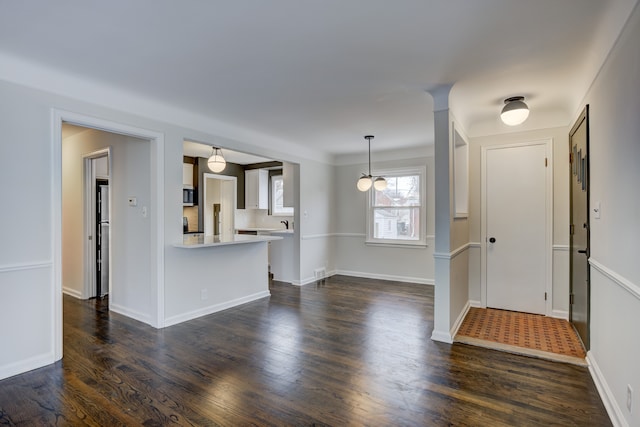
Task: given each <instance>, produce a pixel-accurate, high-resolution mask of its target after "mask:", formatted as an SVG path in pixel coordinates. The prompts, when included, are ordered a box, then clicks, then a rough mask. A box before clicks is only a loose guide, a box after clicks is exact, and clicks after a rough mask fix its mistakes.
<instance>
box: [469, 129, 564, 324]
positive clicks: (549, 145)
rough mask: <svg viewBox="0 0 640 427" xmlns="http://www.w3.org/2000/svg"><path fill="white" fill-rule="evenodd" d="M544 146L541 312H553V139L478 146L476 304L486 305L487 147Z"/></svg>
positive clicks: (488, 148)
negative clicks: (543, 256)
mask: <svg viewBox="0 0 640 427" xmlns="http://www.w3.org/2000/svg"><path fill="white" fill-rule="evenodd" d="M534 145H544V147H545V155H546V157H547V167H546V168H545V169H546V173H545V193H546V197H545V199H546V209H545V274H544V277H545V292H546V294H547V299H546V301H545V315H547V316H550V315H551V314H552V311H553V139H552V138H545V139H538V140H531V141H523V142H516V143H511V144H495V145H493V144H492V145H483V146H481V147H480V305H481V307H482V308H486V307H487V287H488V284H487V239H488V235H487V154H488V152H489V151H491V150H499V149H505V148H518V147H530V146H534Z"/></svg>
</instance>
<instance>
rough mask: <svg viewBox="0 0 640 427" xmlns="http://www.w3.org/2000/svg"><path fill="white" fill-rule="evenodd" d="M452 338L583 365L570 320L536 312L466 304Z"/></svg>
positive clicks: (584, 353)
mask: <svg viewBox="0 0 640 427" xmlns="http://www.w3.org/2000/svg"><path fill="white" fill-rule="evenodd" d="M455 341H456V342H461V343H465V344H471V345H476V346H480V347H487V348H492V349H496V350H502V351H508V352H512V353H518V354H524V355H527V356H533V357H539V358H543V359H549V360H554V361H559V362H567V363H573V364H576V365H582V366H586V365H587V363H586V361H585V356H586V352H585V350H584V347H583V346H582V342H581V341H580V339H579V338H578V335H577V334H576V332H575V330H574V329H573V327H572V326H571V324H570V323H569V322H568V321H566V320H563V319H555V318H553V317H547V316H542V315H539V314H529V313H519V312H515V311H507V310H497V309H493V308H474V307H472V308H470V309H469V312H468V313H467V315H466V317H465V319H464V321H463V322H462V325H461V326H460V329H459V330H458V333H457V335H456V337H455Z"/></svg>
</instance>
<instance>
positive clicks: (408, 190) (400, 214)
mask: <svg viewBox="0 0 640 427" xmlns="http://www.w3.org/2000/svg"><path fill="white" fill-rule="evenodd" d="M380 174H381V175H383V176H384V177H385V179H386V180H387V188H386V189H384V190H382V191H378V190H376V189H374V188H373V187H372V188H371V190H370V191H369V193H370V194H369V206H368V212H367V243H370V244H387V245H403V246H404V245H407V246H425V245H426V214H425V203H426V197H425V195H426V191H425V187H426V185H425V176H426V170H425V168H411V169H394V170H388V171H381V172H380Z"/></svg>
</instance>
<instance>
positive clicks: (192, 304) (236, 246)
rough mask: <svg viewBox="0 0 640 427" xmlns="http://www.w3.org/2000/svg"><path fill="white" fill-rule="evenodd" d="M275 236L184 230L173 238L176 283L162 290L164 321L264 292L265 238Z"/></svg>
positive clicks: (266, 290)
mask: <svg viewBox="0 0 640 427" xmlns="http://www.w3.org/2000/svg"><path fill="white" fill-rule="evenodd" d="M280 239H282V237H280V236H252V235H238V234H231V235H223V237H222V238H221V237H220V236H211V235H209V236H206V235H204V236H203V235H189V234H187V235H184V236H182V238H181V240H180V241H179V242H176V243H174V244H173V245H171V246H173V248H172V251H174V252H175V253H174V259H175V260H176V262H178V263H179V264H180V270H179V277H175V278H174V280H176V281H179V283H180V284H181V286H180V287H174V288H171V289H167V292H166V294H165V300H166V301H167V303H166V311H165V326H171V325H175V324H178V323H181V322H185V321H188V320H192V319H196V318H198V317H201V316H206V315H208V314H212V313H216V312H218V311H221V310H226V309H228V308H231V307H235V306H237V305H241V304H246V303H248V302H251V301H255V300H258V299H261V298H267V297H269V296H270V295H271V293H270V292H269V242H270V241H275V240H280Z"/></svg>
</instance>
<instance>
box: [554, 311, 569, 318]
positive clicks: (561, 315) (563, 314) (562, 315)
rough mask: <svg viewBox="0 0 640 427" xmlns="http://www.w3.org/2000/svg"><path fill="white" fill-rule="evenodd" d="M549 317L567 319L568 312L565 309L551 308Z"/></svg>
mask: <svg viewBox="0 0 640 427" xmlns="http://www.w3.org/2000/svg"><path fill="white" fill-rule="evenodd" d="M551 317H555V318H556V319H563V320H569V312H568V311H565V310H552V311H551Z"/></svg>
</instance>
